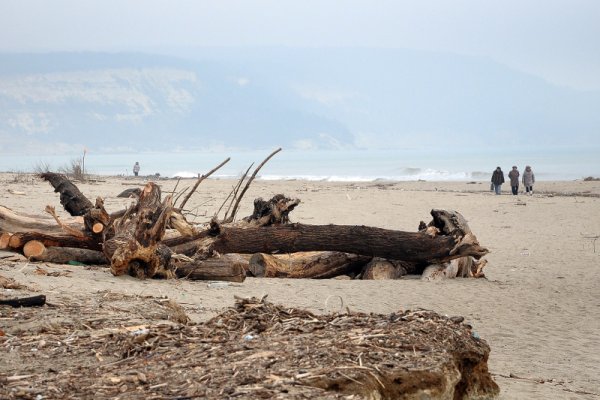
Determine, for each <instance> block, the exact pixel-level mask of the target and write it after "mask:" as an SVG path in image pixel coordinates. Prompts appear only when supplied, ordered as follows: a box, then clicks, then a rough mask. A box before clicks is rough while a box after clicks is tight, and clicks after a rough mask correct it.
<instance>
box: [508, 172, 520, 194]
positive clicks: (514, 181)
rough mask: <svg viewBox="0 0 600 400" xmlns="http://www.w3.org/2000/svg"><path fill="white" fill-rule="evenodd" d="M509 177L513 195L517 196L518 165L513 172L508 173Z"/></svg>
mask: <svg viewBox="0 0 600 400" xmlns="http://www.w3.org/2000/svg"><path fill="white" fill-rule="evenodd" d="M508 177H509V178H510V187H511V189H512V194H513V195H515V196H516V195H518V194H519V170H518V169H517V166H516V165H513V168H512V171H510V172H509V173H508Z"/></svg>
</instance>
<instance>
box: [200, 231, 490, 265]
mask: <svg viewBox="0 0 600 400" xmlns="http://www.w3.org/2000/svg"><path fill="white" fill-rule="evenodd" d="M207 246H208V249H209V250H213V251H217V252H219V253H273V252H285V253H295V252H299V251H340V252H344V253H355V254H361V255H365V256H370V257H381V258H387V259H392V260H402V261H408V262H413V263H439V262H444V261H448V260H451V259H454V258H459V257H463V256H467V255H470V256H473V257H475V258H477V259H478V258H480V257H482V256H484V255H485V254H487V252H488V250H487V249H485V248H483V247H481V246H480V245H479V243H478V242H477V240H476V238H475V237H474V236H473V235H472V234H471V235H469V236H459V235H456V236H441V235H440V236H435V237H431V236H429V235H427V234H425V233H420V232H416V233H412V232H402V231H394V230H389V229H382V228H374V227H368V226H346V225H303V224H290V225H273V226H267V227H245V228H236V227H227V226H221V228H220V232H219V234H218V235H217V236H216V237H214V238H213V239H212V240H199V241H198V243H197V248H196V250H198V251H202V252H207Z"/></svg>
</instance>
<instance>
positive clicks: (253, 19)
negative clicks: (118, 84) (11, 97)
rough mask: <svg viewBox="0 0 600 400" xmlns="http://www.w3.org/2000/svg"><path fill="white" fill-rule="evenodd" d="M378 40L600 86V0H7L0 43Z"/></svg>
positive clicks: (1, 6)
mask: <svg viewBox="0 0 600 400" xmlns="http://www.w3.org/2000/svg"><path fill="white" fill-rule="evenodd" d="M273 45H283V46H318V47H321V46H369V47H370V46H376V47H390V48H410V49H420V50H434V51H445V52H452V53H460V54H468V55H478V56H487V57H491V58H492V59H494V60H496V61H499V62H501V63H504V64H506V65H509V66H511V67H514V68H517V69H520V70H523V71H527V72H530V73H532V74H535V75H538V76H541V77H543V78H545V79H547V80H549V81H551V82H553V83H557V84H560V85H564V86H571V87H573V88H577V89H583V90H600V1H599V0H561V1H559V0H530V1H527V0H498V1H492V0H460V1H451V0H429V1H428V0H414V1H410V2H409V1H388V0H381V1H378V0H365V1H361V0H347V1H341V0H340V1H330V0H296V1H288V0H256V1H252V0H213V1H205V0H189V1H187V0H185V1H184V0H179V1H178V0H165V1H160V0H0V51H11V52H12V51H53V50H108V51H111V50H152V49H158V48H161V47H165V46H167V47H168V46H178V47H179V46H273Z"/></svg>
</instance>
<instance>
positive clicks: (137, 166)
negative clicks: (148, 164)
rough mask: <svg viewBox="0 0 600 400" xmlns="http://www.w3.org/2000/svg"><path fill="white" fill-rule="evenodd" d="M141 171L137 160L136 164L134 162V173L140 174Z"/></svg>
mask: <svg viewBox="0 0 600 400" xmlns="http://www.w3.org/2000/svg"><path fill="white" fill-rule="evenodd" d="M139 172H140V163H139V162H137V161H136V162H135V164H133V174H134V175H135V176H138V173H139Z"/></svg>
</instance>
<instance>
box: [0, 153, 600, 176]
mask: <svg viewBox="0 0 600 400" xmlns="http://www.w3.org/2000/svg"><path fill="white" fill-rule="evenodd" d="M271 151H272V150H270V149H267V150H253V151H231V152H228V151H223V150H220V151H177V152H175V151H169V152H167V151H165V152H143V153H142V152H140V153H111V154H103V153H94V152H93V151H90V152H88V153H86V154H85V158H84V163H85V170H86V173H89V174H97V175H122V176H131V175H133V172H132V168H133V164H134V163H135V162H136V161H138V162H139V163H140V165H141V170H140V175H142V176H146V175H155V174H159V175H160V176H161V177H176V176H181V177H197V176H198V174H205V173H207V172H208V171H210V170H211V169H213V168H214V167H216V166H217V165H219V164H220V163H221V162H222V161H224V160H225V159H227V158H231V160H230V161H229V162H228V163H227V164H225V165H224V166H223V167H222V168H220V169H219V170H218V171H217V172H215V174H214V175H213V177H214V178H237V177H239V176H241V174H243V173H244V172H245V171H246V170H248V168H249V167H250V166H251V165H252V168H250V173H252V172H253V171H254V168H256V167H257V166H258V165H259V164H260V163H261V162H262V161H263V160H264V159H265V158H266V157H267V156H268V155H269V154H270V153H271ZM82 158H83V153H82V154H62V155H14V154H13V155H10V154H8V155H7V154H4V155H3V154H0V171H5V172H8V171H12V172H34V171H35V170H36V169H39V167H41V166H48V167H49V168H50V170H52V171H56V170H59V169H61V168H65V167H68V166H69V165H70V164H71V161H73V160H81V159H82ZM513 165H516V166H518V168H519V170H520V171H521V173H522V172H523V170H524V169H525V166H526V165H531V167H532V169H533V171H534V173H535V176H536V179H537V180H576V179H583V178H585V177H587V176H594V177H600V148H594V147H587V148H582V147H537V148H499V147H495V148H489V149H463V148H461V149H446V148H438V149H394V150H392V149H390V150H314V151H311V150H302V151H300V150H285V149H284V150H283V151H281V152H279V153H278V154H276V155H275V156H274V157H273V158H272V159H271V160H270V161H269V162H268V163H266V164H265V165H264V166H263V167H262V169H261V170H260V171H259V174H258V178H259V179H265V180H278V179H284V180H289V179H305V180H328V181H376V180H388V181H414V180H427V181H487V180H489V179H490V177H491V174H492V171H493V170H494V169H495V168H496V167H497V166H500V167H501V168H502V169H503V171H504V172H505V173H508V171H510V170H511V168H512V166H513Z"/></svg>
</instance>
